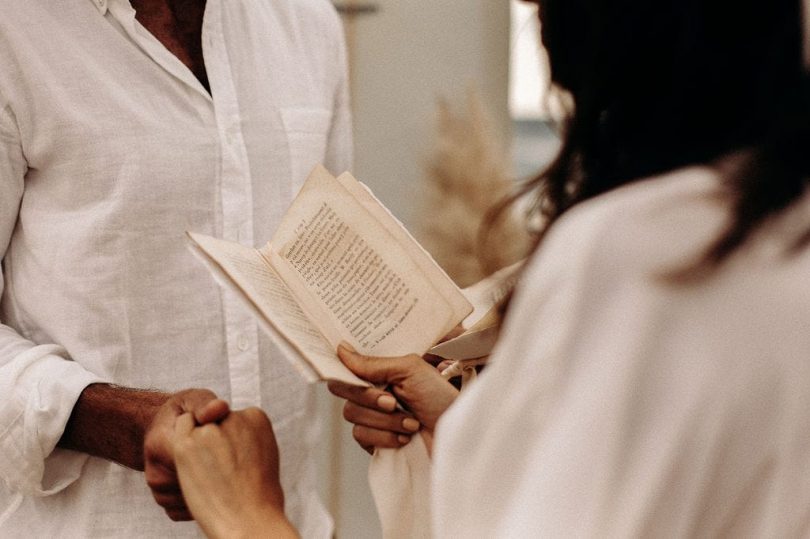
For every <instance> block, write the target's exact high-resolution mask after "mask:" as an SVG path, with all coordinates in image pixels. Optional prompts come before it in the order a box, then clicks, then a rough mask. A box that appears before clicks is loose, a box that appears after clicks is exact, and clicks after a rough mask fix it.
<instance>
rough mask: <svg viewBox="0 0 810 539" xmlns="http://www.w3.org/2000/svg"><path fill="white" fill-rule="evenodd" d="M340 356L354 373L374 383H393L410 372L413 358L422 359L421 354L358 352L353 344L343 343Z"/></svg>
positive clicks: (339, 351) (339, 347)
mask: <svg viewBox="0 0 810 539" xmlns="http://www.w3.org/2000/svg"><path fill="white" fill-rule="evenodd" d="M338 357H339V358H340V361H342V362H343V364H344V365H346V367H348V368H349V370H350V371H352V372H353V373H354V374H356V375H357V376H359V377H360V378H362V379H363V380H368V381H369V382H371V383H373V384H385V385H388V384H392V383H396V382H397V381H398V380H401V379H403V378H405V377H407V375H408V374H409V373H410V371H411V367H412V366H413V360H414V359H416V360H418V361H421V359H420V358H419V356H416V355H409V356H401V357H373V356H364V355H362V354H358V353H357V352H356V351H355V350H354V348H352V347H351V345H348V344H347V343H341V344H340V346H338Z"/></svg>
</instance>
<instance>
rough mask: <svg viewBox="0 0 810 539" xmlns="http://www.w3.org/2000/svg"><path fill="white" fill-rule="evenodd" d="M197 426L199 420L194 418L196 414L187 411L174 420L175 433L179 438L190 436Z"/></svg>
mask: <svg viewBox="0 0 810 539" xmlns="http://www.w3.org/2000/svg"><path fill="white" fill-rule="evenodd" d="M196 426H197V422H196V421H195V419H194V414H191V413H189V412H186V413H185V414H182V415H180V417H178V418H177V421H175V422H174V434H175V436H177V437H179V438H188V437H189V436H191V433H192V432H193V431H194V428H195V427H196Z"/></svg>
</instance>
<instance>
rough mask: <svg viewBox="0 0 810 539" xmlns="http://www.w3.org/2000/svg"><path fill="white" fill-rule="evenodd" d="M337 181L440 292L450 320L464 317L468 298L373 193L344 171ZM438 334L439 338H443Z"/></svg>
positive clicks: (446, 328)
mask: <svg viewBox="0 0 810 539" xmlns="http://www.w3.org/2000/svg"><path fill="white" fill-rule="evenodd" d="M337 180H338V181H339V182H340V183H341V185H343V187H345V188H346V189H347V190H348V191H349V192H350V193H351V194H352V195H353V196H354V198H355V199H357V201H358V202H360V204H362V205H363V207H364V208H365V209H366V210H367V211H368V212H369V213H370V214H371V215H372V216H373V217H374V218H375V219H376V220H377V222H379V223H380V225H382V226H384V227H385V228H386V230H388V232H389V233H390V234H391V235H392V236H393V237H394V238H396V241H397V242H399V244H400V245H402V246H403V248H404V249H405V251H406V252H407V253H408V254H409V256H410V257H411V259H412V260H413V261H414V263H416V265H417V266H419V269H420V270H421V271H422V273H423V274H424V275H425V277H426V278H427V279H428V280H430V282H431V283H432V284H433V286H434V287H436V289H437V290H438V291H439V293H441V294H442V295H443V296H444V297H445V299H446V300H447V302H448V303H449V304H450V306H451V307H452V309H453V314H454V316H453V319H455V318H457V317H462V318H463V317H465V316H467V315H468V314H469V313H470V302H469V301H468V299H469V298H465V295H464V294H462V293H461V292H460V291H459V289H458V287H457V286H456V284H455V283H454V282H453V280H452V279H450V277H449V276H448V275H447V273H445V272H444V270H443V269H442V268H441V267H440V266H439V265H438V264H437V263H436V261H435V260H433V258H432V257H431V256H430V254H429V253H428V252H427V251H426V250H425V249H424V248H423V247H422V246H421V245H420V244H419V243H418V242H417V241H416V240H415V239H414V238H413V236H412V235H411V233H410V232H408V230H407V229H406V228H405V227H404V226H403V225H402V223H401V222H400V221H399V220H398V219H397V218H396V217H394V215H393V214H392V213H391V212H390V211H389V210H388V208H386V207H385V206H383V205H382V203H381V202H380V201H379V200H378V199H377V197H375V196H374V193H372V192H371V190H370V189H369V188H368V186H366V185H365V184H363V183H362V182H359V181H357V180H356V179H355V178H354V176H352V175H351V174H350V173H348V172H344V173H343V174H341V175H340V176H338V178H337ZM455 327H456V324H452V325H450V326H449V327H445V328H444V331H443V334H444V335H446V334H447V333H449V332H450V330H452V329H453V328H455ZM444 335H442V336H444Z"/></svg>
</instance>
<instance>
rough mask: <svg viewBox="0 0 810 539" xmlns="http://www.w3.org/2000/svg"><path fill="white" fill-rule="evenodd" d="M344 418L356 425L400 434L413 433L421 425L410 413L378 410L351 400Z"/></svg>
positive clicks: (344, 412)
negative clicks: (390, 412)
mask: <svg viewBox="0 0 810 539" xmlns="http://www.w3.org/2000/svg"><path fill="white" fill-rule="evenodd" d="M343 418H344V419H345V420H346V421H348V422H349V423H354V424H355V425H363V426H365V427H371V428H373V429H377V430H385V431H391V432H394V433H400V434H413V433H414V432H416V431H418V430H419V428H420V427H421V425H420V424H419V421H417V420H416V419H414V418H413V417H410V416H408V415H405V414H387V413H383V412H378V411H377V410H372V409H371V408H365V407H363V406H358V405H356V404H354V403H351V402H347V403H346V405H345V406H344V407H343Z"/></svg>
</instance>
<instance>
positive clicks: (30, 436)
mask: <svg viewBox="0 0 810 539" xmlns="http://www.w3.org/2000/svg"><path fill="white" fill-rule="evenodd" d="M43 349H44V350H43ZM43 352H47V354H46V355H42V354H43ZM60 353H64V350H63V349H61V347H58V346H47V347H46V346H38V347H34V348H32V349H30V350H28V351H26V352H25V353H24V354H22V356H29V357H27V358H26V357H17V358H15V361H14V363H15V364H16V367H17V368H16V369H14V371H15V372H14V373H13V374H12V376H10V377H8V378H7V377H5V376H4V378H5V380H3V383H0V388H2V389H6V390H8V392H6V391H0V394H4V395H3V402H0V455H3V458H2V459H0V478H2V479H3V480H4V481H5V482H6V483H7V484H8V486H9V487H11V489H13V490H15V491H18V492H20V493H22V494H25V495H29V496H48V495H51V494H55V493H57V492H59V491H61V490H62V489H64V488H65V487H67V486H68V485H70V484H71V483H73V482H74V481H76V479H78V478H79V476H80V475H81V470H82V467H83V466H84V463H85V462H86V461H87V458H88V456H87V455H85V454H83V453H78V452H75V451H68V450H62V449H56V450H55V448H56V444H57V443H58V442H59V439H60V438H61V437H62V434H63V433H64V431H65V425H66V424H67V422H68V419H70V414H71V412H72V411H73V406H74V405H75V404H76V401H77V400H78V399H79V396H80V395H81V393H82V391H84V388H86V387H87V386H88V385H90V384H93V383H99V382H101V383H103V382H105V380H103V379H101V378H100V377H98V376H96V375H95V374H93V373H91V372H89V371H87V370H86V369H85V368H84V367H82V366H81V365H79V364H78V363H76V362H75V361H72V360H69V359H65V358H64V357H62V356H61V355H58V354H60ZM4 374H5V373H4ZM8 382H10V383H11V387H8V386H6V383H8ZM3 386H6V387H3Z"/></svg>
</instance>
